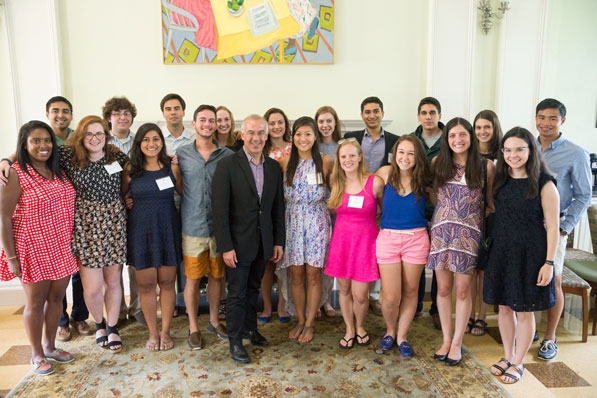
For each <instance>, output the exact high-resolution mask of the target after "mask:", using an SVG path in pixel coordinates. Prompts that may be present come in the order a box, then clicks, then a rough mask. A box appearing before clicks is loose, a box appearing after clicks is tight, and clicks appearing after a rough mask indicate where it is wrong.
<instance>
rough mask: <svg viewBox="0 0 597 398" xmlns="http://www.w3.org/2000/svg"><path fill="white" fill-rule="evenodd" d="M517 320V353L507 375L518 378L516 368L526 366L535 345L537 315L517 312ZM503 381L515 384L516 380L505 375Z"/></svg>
mask: <svg viewBox="0 0 597 398" xmlns="http://www.w3.org/2000/svg"><path fill="white" fill-rule="evenodd" d="M500 312H501V308H500ZM516 318H517V324H516V333H515V336H516V347H515V350H516V352H515V353H514V357H513V358H512V360H511V361H510V362H511V363H512V366H511V367H510V368H509V369H508V370H507V371H506V373H509V374H512V375H516V376H518V372H517V371H516V370H515V369H514V368H515V367H516V368H521V367H522V365H523V364H524V357H525V355H526V354H527V352H528V351H529V348H531V345H532V344H533V335H534V334H535V314H534V313H533V312H517V313H516ZM502 381H504V382H505V383H514V382H515V381H516V380H514V379H512V378H511V377H508V376H506V375H504V376H502Z"/></svg>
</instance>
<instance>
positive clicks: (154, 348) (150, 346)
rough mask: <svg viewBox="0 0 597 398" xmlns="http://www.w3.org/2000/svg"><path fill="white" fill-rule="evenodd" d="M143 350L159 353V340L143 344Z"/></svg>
mask: <svg viewBox="0 0 597 398" xmlns="http://www.w3.org/2000/svg"><path fill="white" fill-rule="evenodd" d="M145 348H147V350H148V351H159V350H160V340H158V341H152V340H147V343H145Z"/></svg>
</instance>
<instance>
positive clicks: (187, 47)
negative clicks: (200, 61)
mask: <svg viewBox="0 0 597 398" xmlns="http://www.w3.org/2000/svg"><path fill="white" fill-rule="evenodd" d="M197 55H199V47H197V46H196V45H195V44H194V43H191V42H190V41H188V40H187V39H184V41H183V42H182V44H181V45H180V48H179V49H178V56H179V57H180V59H181V60H183V62H186V63H187V64H191V63H194V62H195V60H196V59H197Z"/></svg>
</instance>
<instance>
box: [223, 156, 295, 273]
mask: <svg viewBox="0 0 597 398" xmlns="http://www.w3.org/2000/svg"><path fill="white" fill-rule="evenodd" d="M263 177H264V182H263V192H262V195H261V200H260V199H259V195H258V194H257V186H256V185H255V179H254V178H253V173H252V172H251V166H250V165H249V161H248V159H247V155H246V153H245V151H244V150H242V149H241V150H239V151H238V152H236V153H235V154H233V155H231V156H228V157H226V158H224V159H222V160H220V161H219V162H218V165H217V167H216V171H215V173H214V176H213V180H212V191H211V192H212V197H211V205H212V211H213V219H214V231H215V238H216V245H217V249H218V252H219V253H225V252H227V251H230V250H233V249H234V250H235V251H236V257H237V260H238V261H239V262H252V261H253V260H255V259H256V257H257V253H258V251H259V244H260V243H261V245H262V247H263V255H264V257H265V259H266V260H268V259H269V258H271V256H272V254H273V247H274V246H282V247H283V246H284V244H285V241H286V230H285V226H284V193H283V189H282V170H281V169H280V165H279V164H278V162H276V161H275V160H273V159H271V158H269V157H265V159H264V163H263Z"/></svg>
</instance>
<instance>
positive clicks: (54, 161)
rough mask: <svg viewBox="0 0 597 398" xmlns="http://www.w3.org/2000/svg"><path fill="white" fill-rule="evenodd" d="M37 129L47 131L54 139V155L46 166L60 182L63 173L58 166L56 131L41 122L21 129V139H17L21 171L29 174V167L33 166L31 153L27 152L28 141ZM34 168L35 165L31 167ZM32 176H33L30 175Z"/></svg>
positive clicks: (47, 161) (34, 121) (29, 124)
mask: <svg viewBox="0 0 597 398" xmlns="http://www.w3.org/2000/svg"><path fill="white" fill-rule="evenodd" d="M35 129H42V130H46V131H47V132H48V133H49V134H50V138H52V153H51V154H50V157H49V158H48V160H46V166H47V167H48V168H49V169H50V170H52V173H53V174H54V175H55V176H56V177H58V179H59V180H62V179H63V176H62V172H61V171H60V165H59V164H58V145H57V144H56V135H55V134H54V130H52V128H51V127H50V126H49V125H48V124H47V123H44V122H42V121H39V120H31V121H30V122H27V123H25V124H24V125H22V126H21V128H20V129H19V137H18V138H17V150H16V153H17V162H18V163H19V166H21V169H22V170H23V171H24V172H25V173H27V174H29V170H28V169H27V165H31V158H29V152H27V139H29V136H30V135H31V132H32V131H33V130H35ZM31 167H33V165H32V166H31ZM29 175H31V174H29Z"/></svg>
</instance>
